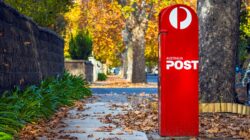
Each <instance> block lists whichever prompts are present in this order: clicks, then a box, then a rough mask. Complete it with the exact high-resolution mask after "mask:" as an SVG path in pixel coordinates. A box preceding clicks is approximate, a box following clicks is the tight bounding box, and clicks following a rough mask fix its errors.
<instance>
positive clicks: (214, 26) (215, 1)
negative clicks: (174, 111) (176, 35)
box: [198, 0, 240, 102]
mask: <svg viewBox="0 0 250 140" xmlns="http://www.w3.org/2000/svg"><path fill="white" fill-rule="evenodd" d="M198 16H199V24H200V99H201V101H202V102H235V88H234V87H235V61H236V49H237V45H238V38H239V16H240V0H198Z"/></svg>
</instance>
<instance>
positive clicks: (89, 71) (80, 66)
mask: <svg viewBox="0 0 250 140" xmlns="http://www.w3.org/2000/svg"><path fill="white" fill-rule="evenodd" d="M65 69H66V70H67V71H68V72H69V73H71V74H73V75H81V76H82V77H83V78H84V79H86V81H87V82H90V83H91V82H93V64H92V63H91V62H89V61H84V60H66V61H65Z"/></svg>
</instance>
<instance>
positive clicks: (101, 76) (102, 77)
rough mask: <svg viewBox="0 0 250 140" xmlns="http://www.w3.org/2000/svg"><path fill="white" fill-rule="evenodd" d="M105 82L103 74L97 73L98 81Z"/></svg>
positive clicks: (105, 77)
mask: <svg viewBox="0 0 250 140" xmlns="http://www.w3.org/2000/svg"><path fill="white" fill-rule="evenodd" d="M105 80H107V76H106V75H105V74H104V73H98V81H105Z"/></svg>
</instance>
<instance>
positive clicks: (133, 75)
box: [127, 26, 146, 83]
mask: <svg viewBox="0 0 250 140" xmlns="http://www.w3.org/2000/svg"><path fill="white" fill-rule="evenodd" d="M138 28H140V27H139V26H138V27H137V29H133V31H132V36H131V38H130V39H129V43H128V51H127V58H128V59H127V60H128V62H127V64H128V69H127V79H128V81H130V82H132V83H145V82H146V74H145V56H144V52H145V39H144V36H145V33H144V31H143V30H140V29H139V30H138Z"/></svg>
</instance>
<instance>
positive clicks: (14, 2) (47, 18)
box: [3, 0, 73, 33]
mask: <svg viewBox="0 0 250 140" xmlns="http://www.w3.org/2000/svg"><path fill="white" fill-rule="evenodd" d="M3 1H4V2H5V3H7V4H9V5H10V6H12V7H14V8H15V9H17V10H18V11H19V12H20V13H22V14H24V15H26V16H28V17H30V18H32V19H33V20H34V21H35V22H36V23H38V24H39V25H40V26H44V27H48V28H50V29H52V30H54V31H56V32H58V33H60V32H61V31H63V29H64V27H65V25H66V22H65V21H64V18H63V14H64V13H66V12H67V11H69V9H70V8H71V7H72V5H73V0H3Z"/></svg>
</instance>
